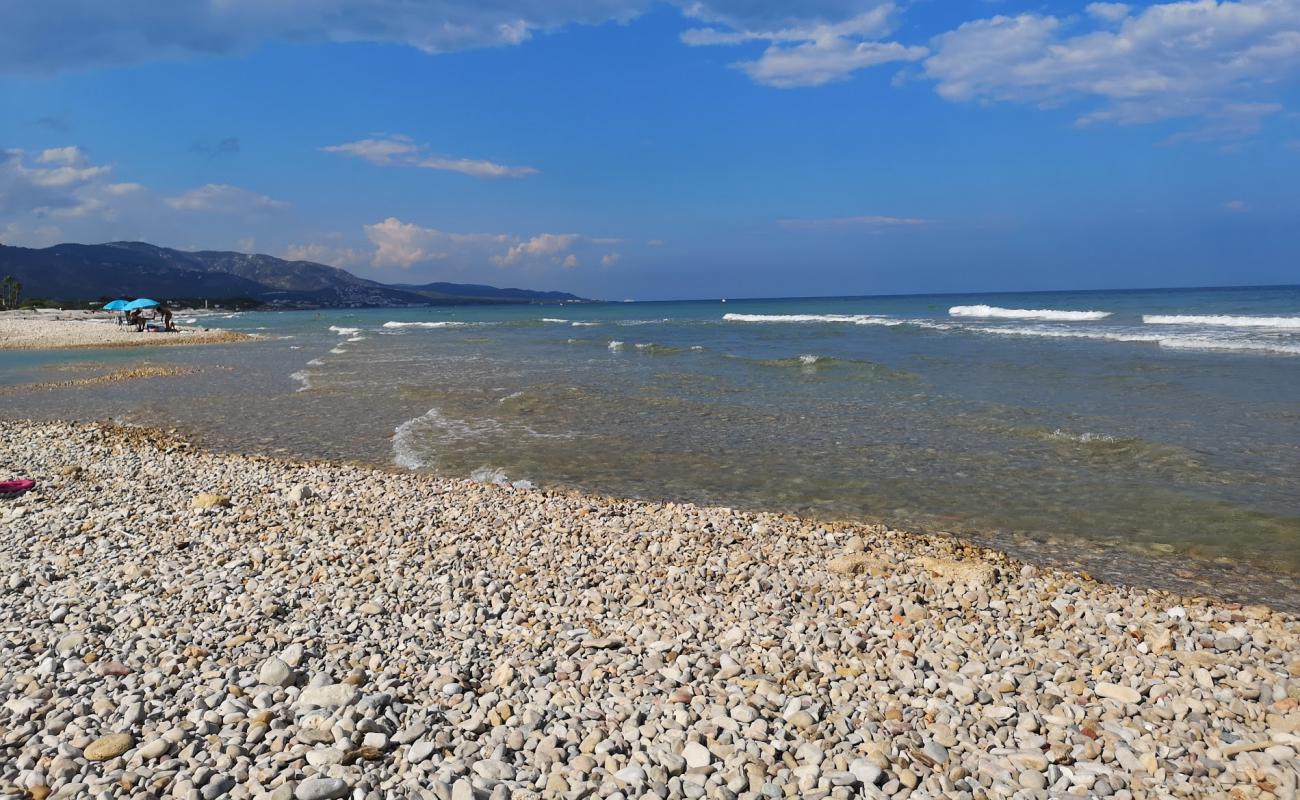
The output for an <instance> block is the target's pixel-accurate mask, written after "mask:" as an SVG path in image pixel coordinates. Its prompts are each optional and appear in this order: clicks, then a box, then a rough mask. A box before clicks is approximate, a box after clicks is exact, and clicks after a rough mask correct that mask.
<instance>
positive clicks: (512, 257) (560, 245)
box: [496, 233, 581, 264]
mask: <svg viewBox="0 0 1300 800" xmlns="http://www.w3.org/2000/svg"><path fill="white" fill-rule="evenodd" d="M580 238H581V237H580V236H578V234H576V233H542V234H538V235H537V236H534V237H533V238H531V239H528V240H525V241H522V242H520V243H519V244H516V245H514V246H513V247H511V248H510V249H509V250H507V251H506V254H505V255H504V256H501V257H499V258H497V259H496V262H497V263H498V264H513V263H515V262H517V261H519V260H520V259H522V258H525V257H527V256H554V255H557V254H559V253H562V252H564V251H565V250H568V249H569V248H570V247H572V246H573V244H574V242H576V241H578V239H580Z"/></svg>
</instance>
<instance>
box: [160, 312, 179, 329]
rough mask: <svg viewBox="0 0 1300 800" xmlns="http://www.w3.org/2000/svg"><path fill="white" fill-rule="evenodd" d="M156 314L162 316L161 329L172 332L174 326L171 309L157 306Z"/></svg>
mask: <svg viewBox="0 0 1300 800" xmlns="http://www.w3.org/2000/svg"><path fill="white" fill-rule="evenodd" d="M158 314H159V316H161V317H162V321H163V330H164V331H166V332H168V333H174V332H175V331H176V326H175V325H173V324H172V310H171V309H170V308H168V307H167V306H158Z"/></svg>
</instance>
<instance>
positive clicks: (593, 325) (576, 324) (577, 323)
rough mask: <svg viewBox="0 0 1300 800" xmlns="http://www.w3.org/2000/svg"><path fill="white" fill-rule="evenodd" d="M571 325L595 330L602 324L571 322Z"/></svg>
mask: <svg viewBox="0 0 1300 800" xmlns="http://www.w3.org/2000/svg"><path fill="white" fill-rule="evenodd" d="M569 324H570V325H572V326H573V327H575V328H594V327H596V326H597V325H599V324H600V323H599V322H570V323H569Z"/></svg>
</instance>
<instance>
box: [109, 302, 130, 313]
mask: <svg viewBox="0 0 1300 800" xmlns="http://www.w3.org/2000/svg"><path fill="white" fill-rule="evenodd" d="M126 304H127V301H125V300H110V301H108V302H107V303H105V304H104V310H105V311H121V310H123V309H125V308H126Z"/></svg>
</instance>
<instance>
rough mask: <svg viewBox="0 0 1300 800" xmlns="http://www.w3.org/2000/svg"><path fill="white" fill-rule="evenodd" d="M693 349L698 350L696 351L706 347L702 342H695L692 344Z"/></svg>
mask: <svg viewBox="0 0 1300 800" xmlns="http://www.w3.org/2000/svg"><path fill="white" fill-rule="evenodd" d="M691 349H692V350H696V351H699V350H703V349H704V345H702V344H693V345H691Z"/></svg>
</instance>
